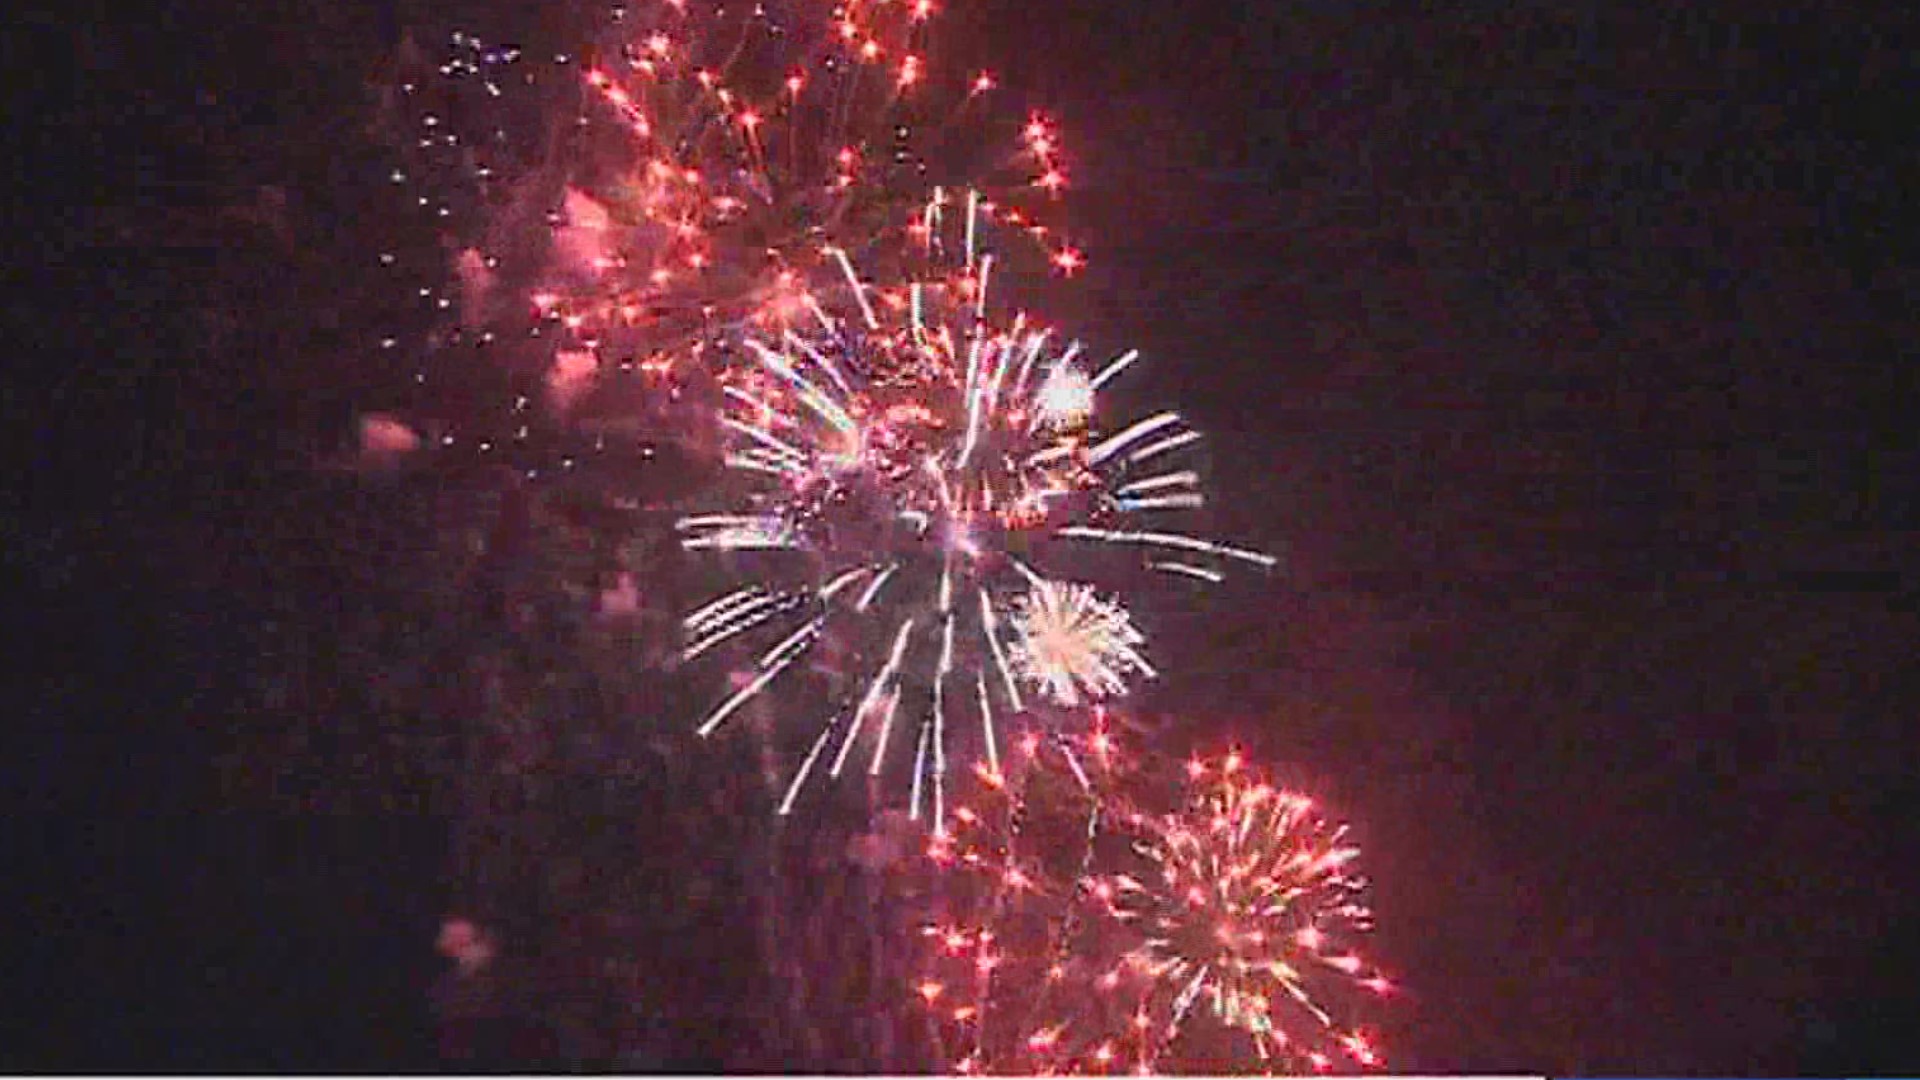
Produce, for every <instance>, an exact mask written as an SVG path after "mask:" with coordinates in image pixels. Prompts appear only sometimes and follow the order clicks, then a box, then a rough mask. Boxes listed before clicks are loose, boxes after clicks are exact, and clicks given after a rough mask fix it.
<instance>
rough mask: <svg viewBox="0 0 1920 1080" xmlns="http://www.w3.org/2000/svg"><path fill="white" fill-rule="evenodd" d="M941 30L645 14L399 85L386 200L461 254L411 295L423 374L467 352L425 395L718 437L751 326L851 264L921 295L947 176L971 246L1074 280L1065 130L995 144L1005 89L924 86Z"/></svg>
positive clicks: (716, 6)
mask: <svg viewBox="0 0 1920 1080" xmlns="http://www.w3.org/2000/svg"><path fill="white" fill-rule="evenodd" d="M936 21H937V19H936V11H935V5H934V4H933V3H931V2H930V0H851V2H845V3H838V4H829V3H825V2H818V0H793V2H787V3H775V2H772V0H768V2H763V3H754V4H731V5H730V4H725V3H716V2H714V0H643V2H639V3H633V4H628V5H622V6H619V7H615V8H613V9H612V10H611V16H610V18H609V19H608V21H607V22H606V23H605V24H604V26H603V28H602V29H601V30H600V31H599V32H598V33H597V35H595V37H596V40H594V41H593V42H592V43H591V44H590V45H589V47H587V48H584V49H581V50H576V51H564V52H560V53H557V54H553V55H551V56H550V57H549V56H541V57H530V56H527V55H525V54H524V53H523V51H522V50H521V49H519V48H516V47H512V46H505V45H497V44H483V43H482V42H481V41H480V39H479V38H477V37H475V36H473V35H471V34H466V33H456V34H455V35H454V36H453V39H452V46H451V48H450V50H449V52H448V54H447V58H446V60H445V61H444V62H443V63H441V64H440V65H439V67H438V75H439V78H438V79H437V80H435V79H433V78H431V77H427V78H423V79H408V80H405V81H403V82H402V84H401V87H400V88H401V90H402V91H403V94H402V95H401V96H402V97H403V98H404V101H405V104H406V106H407V108H408V110H410V112H411V114H412V117H411V119H412V123H413V124H414V125H415V126H416V128H415V130H414V132H413V133H412V134H411V135H409V136H407V137H406V138H404V139H402V140H400V141H402V142H403V143H405V144H406V146H405V149H406V151H407V153H406V155H405V162H404V167H400V168H396V169H394V170H393V175H392V179H393V181H394V182H395V183H396V184H402V185H407V187H406V190H409V191H413V192H417V195H415V196H414V197H415V198H416V199H417V201H418V204H419V212H420V213H422V214H424V215H426V216H427V218H428V220H429V221H431V222H433V223H434V224H435V227H436V228H439V229H440V230H441V231H442V232H443V235H444V238H445V240H446V244H447V246H448V247H449V248H450V249H451V250H453V251H454V253H455V254H454V258H453V266H452V271H453V274H452V276H453V279H454V280H453V281H452V282H451V283H446V282H436V281H433V280H432V275H431V274H429V273H427V272H426V271H425V270H424V269H423V268H417V267H416V268H412V269H411V271H410V273H411V274H412V275H413V277H415V278H418V279H421V280H423V281H425V284H423V285H421V286H420V287H419V289H418V300H419V302H420V303H422V304H424V305H426V306H427V308H428V310H429V313H430V314H433V315H435V316H437V317H439V318H440V319H441V320H442V321H441V323H440V324H439V326H438V328H437V329H436V330H435V331H433V333H432V334H431V335H430V338H431V340H430V341H429V342H427V343H425V344H424V347H423V348H421V349H420V350H419V351H420V353H421V354H422V355H429V354H437V353H444V352H447V351H448V350H447V347H448V346H460V347H461V348H460V349H457V350H453V351H454V352H456V353H458V355H457V356H449V357H448V359H446V360H445V361H443V362H441V363H440V364H439V365H437V366H436V365H433V364H423V365H422V366H421V368H420V371H419V372H418V373H417V374H416V381H418V382H420V383H422V384H426V383H428V382H432V383H434V384H451V386H450V391H449V392H453V393H461V392H463V391H464V392H468V393H471V384H472V383H473V381H474V373H473V371H472V361H473V359H474V356H472V355H469V354H470V353H472V352H473V351H475V350H478V351H480V352H482V353H484V354H485V355H486V356H488V357H490V358H491V359H492V361H493V362H495V363H496V364H499V363H504V364H506V365H507V366H508V367H511V368H512V369H513V370H514V371H515V372H516V374H517V375H518V376H519V380H518V383H517V384H516V387H515V390H514V392H512V393H510V394H505V395H502V396H503V397H505V398H507V399H509V400H510V401H511V402H512V404H511V409H510V411H511V413H512V414H513V415H511V416H510V417H508V419H507V423H506V424H504V425H499V424H496V425H494V426H495V427H496V428H502V429H503V430H504V431H505V432H507V435H506V437H507V438H510V439H513V440H519V441H522V442H524V441H525V440H526V439H527V438H529V437H530V435H534V434H538V429H539V428H540V427H541V426H542V425H543V424H544V423H546V422H547V421H548V420H550V419H551V418H552V417H553V416H554V415H555V414H558V415H559V416H560V417H561V418H562V419H568V418H570V419H571V420H572V422H573V424H574V426H576V427H578V426H581V425H582V424H586V425H587V426H589V427H591V428H592V429H594V430H597V431H600V432H602V433H606V432H611V433H612V434H614V435H615V436H616V437H624V436H626V435H628V434H631V433H632V432H633V431H634V430H636V429H641V430H645V429H648V428H652V429H655V430H657V429H658V428H660V427H661V426H662V424H663V422H664V421H666V420H668V419H671V418H672V417H676V416H679V415H680V414H681V413H682V412H689V411H690V412H691V413H692V414H693V415H695V416H698V415H702V414H710V412H711V410H710V409H707V408H706V400H705V395H706V394H707V393H708V392H709V391H711V390H712V387H711V386H710V385H708V377H709V376H710V374H711V370H710V369H711V367H713V366H715V365H714V361H715V357H714V346H715V345H716V344H717V343H718V342H720V341H721V340H723V339H725V338H726V337H727V336H728V335H729V334H730V333H732V332H733V331H734V330H735V329H736V328H738V327H742V326H754V327H757V328H759V329H761V330H763V331H765V332H767V333H770V334H773V335H775V336H776V337H777V336H778V334H779V333H780V332H781V331H783V330H785V329H789V328H792V327H795V326H796V325H806V324H811V323H812V322H813V321H814V315H813V313H812V312H811V311H810V307H811V306H812V304H813V300H812V293H813V291H814V290H815V289H816V288H817V286H818V284H819V282H820V281H821V280H823V279H826V278H837V277H838V276H839V275H840V262H841V260H843V259H845V258H847V257H849V256H851V257H853V258H855V259H858V260H860V262H861V265H863V266H864V267H867V268H868V269H869V270H872V271H876V272H882V273H885V274H888V275H889V276H900V275H904V274H908V273H917V272H918V268H917V267H915V266H913V265H911V264H912V263H913V261H914V260H915V259H917V258H919V257H920V256H921V255H923V254H924V253H926V252H927V251H928V247H927V245H925V244H916V243H915V242H914V239H915V238H914V236H913V235H912V234H913V232H914V230H916V229H918V228H919V227H921V226H922V225H923V224H924V221H923V218H922V217H921V216H920V215H919V213H918V210H919V208H920V206H921V205H922V204H924V203H925V202H926V199H927V196H928V193H929V191H930V190H931V189H932V186H933V184H934V183H935V182H936V181H937V177H938V176H939V175H942V174H945V173H950V172H951V173H954V174H955V175H963V176H964V177H965V178H966V182H967V183H968V184H970V185H972V186H973V187H974V188H975V189H976V190H977V191H978V192H979V193H980V194H978V195H976V196H975V197H974V203H973V205H971V206H970V209H972V210H974V211H975V212H976V213H977V216H978V219H979V220H978V222H977V223H975V222H972V220H971V219H970V224H969V226H968V227H969V228H976V227H978V226H979V225H982V224H990V225H992V226H993V227H995V228H996V229H998V230H1000V231H1001V232H1002V233H1007V232H1012V233H1014V234H1017V235H1020V236H1022V237H1024V238H1026V240H1027V241H1029V243H1027V244H1025V245H1023V248H1024V249H1026V250H1028V251H1032V252H1035V253H1037V254H1038V256H1039V257H1042V258H1044V259H1045V260H1046V261H1048V262H1049V263H1051V265H1052V266H1053V267H1054V268H1055V269H1056V270H1057V271H1059V272H1062V273H1071V272H1073V271H1074V270H1076V269H1077V268H1078V267H1079V266H1080V265H1081V264H1082V261H1083V259H1082V256H1081V254H1080V253H1079V252H1078V251H1077V250H1076V249H1075V248H1073V247H1072V246H1071V245H1070V244H1068V243H1067V242H1065V241H1064V240H1063V239H1061V238H1060V237H1059V235H1058V234H1057V232H1056V229H1055V227H1054V226H1052V225H1050V224H1048V223H1047V222H1048V221H1049V219H1050V218H1052V217H1053V216H1055V215H1054V214H1053V212H1052V211H1053V207H1054V204H1056V203H1057V201H1058V199H1059V198H1060V196H1061V193H1062V190H1063V189H1064V187H1065V186H1066V183H1067V174H1066V163H1065V159H1064V157H1063V156H1062V151H1061V145H1060V138H1059V135H1058V133H1057V131H1056V130H1055V129H1054V127H1053V125H1052V124H1051V123H1050V122H1049V121H1048V120H1047V119H1046V118H1045V117H1043V116H1040V115H1032V116H1029V117H1026V118H1025V119H1024V120H1021V121H1018V122H1015V123H1008V124H1007V125H1006V130H1005V131H1004V132H1003V131H1001V130H1000V129H999V123H998V119H999V118H996V116H995V115H994V113H993V112H992V111H991V110H990V109H988V108H987V101H988V99H990V98H991V97H992V91H993V90H994V79H993V77H992V76H991V75H990V74H988V73H985V72H978V71H974V72H968V73H964V75H958V74H950V73H948V72H944V71H942V70H939V69H937V68H936V67H934V66H933V65H932V64H931V63H930V62H929V60H928V48H929V46H930V44H931V39H932V37H933V34H932V26H933V24H934V23H935V22H936ZM382 261H383V262H385V263H387V264H388V265H393V264H394V263H395V262H396V261H405V260H401V259H400V257H399V256H397V255H395V254H394V253H393V252H385V253H383V254H382ZM409 291H410V292H411V291H412V290H411V289H410V290H409ZM449 320H450V322H449ZM402 337H403V335H402V334H400V333H388V334H386V335H385V336H384V337H383V339H382V342H381V344H382V346H383V347H384V348H388V349H394V348H399V347H400V346H401V343H402ZM720 363H721V365H722V366H723V365H724V363H725V361H724V360H722V361H721V362H720ZM683 401H685V402H687V403H693V402H699V403H700V407H699V408H696V409H693V410H687V409H685V408H684V406H683V404H681V403H682V402H683ZM547 426H551V425H550V424H548V425H547ZM493 437H494V438H496V439H499V438H501V437H502V436H501V434H500V432H498V431H496V432H494V433H493ZM469 441H471V440H469Z"/></svg>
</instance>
